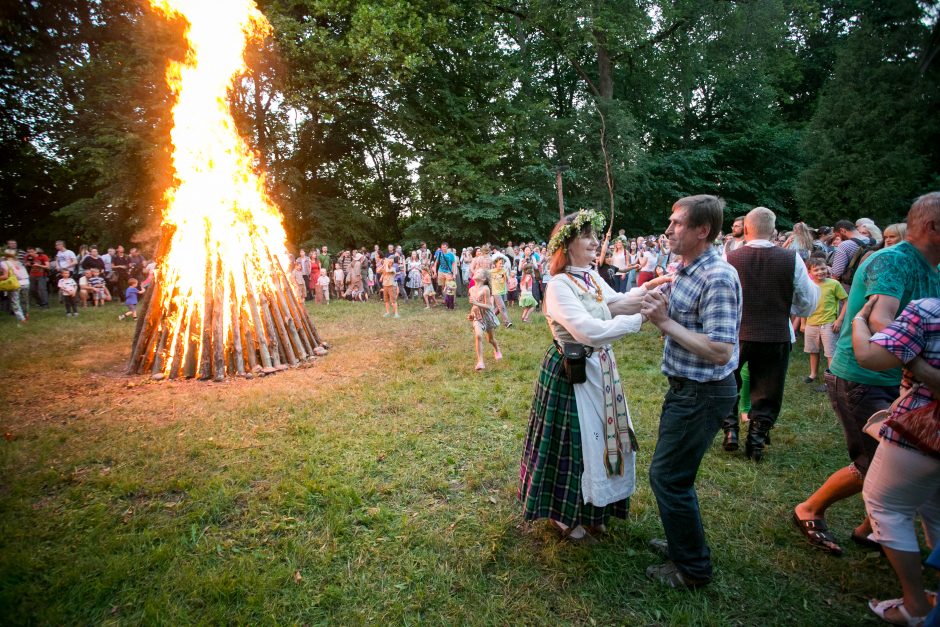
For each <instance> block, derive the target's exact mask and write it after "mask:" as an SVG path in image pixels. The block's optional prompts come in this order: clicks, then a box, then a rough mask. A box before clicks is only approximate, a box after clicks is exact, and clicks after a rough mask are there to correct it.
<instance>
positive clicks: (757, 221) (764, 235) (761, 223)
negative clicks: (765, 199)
mask: <svg viewBox="0 0 940 627" xmlns="http://www.w3.org/2000/svg"><path fill="white" fill-rule="evenodd" d="M744 223H745V224H746V225H747V226H748V227H749V229H750V230H752V231H754V235H756V236H758V237H760V238H761V239H770V238H771V237H773V235H774V229H775V228H776V225H777V216H776V215H774V212H773V211H771V210H770V209H768V208H767V207H754V208H753V209H751V210H750V211H748V212H747V216H745V217H744Z"/></svg>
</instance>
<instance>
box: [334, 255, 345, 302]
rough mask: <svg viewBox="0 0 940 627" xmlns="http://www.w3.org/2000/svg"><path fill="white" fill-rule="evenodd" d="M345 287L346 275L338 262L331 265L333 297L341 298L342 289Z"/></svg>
mask: <svg viewBox="0 0 940 627" xmlns="http://www.w3.org/2000/svg"><path fill="white" fill-rule="evenodd" d="M345 285H346V273H345V272H343V268H342V266H340V265H339V262H336V263H334V264H333V297H334V298H342V297H343V288H344V287H345Z"/></svg>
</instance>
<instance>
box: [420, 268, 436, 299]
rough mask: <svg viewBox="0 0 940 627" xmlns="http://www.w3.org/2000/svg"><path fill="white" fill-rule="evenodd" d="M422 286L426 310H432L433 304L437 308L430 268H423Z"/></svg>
mask: <svg viewBox="0 0 940 627" xmlns="http://www.w3.org/2000/svg"><path fill="white" fill-rule="evenodd" d="M421 285H422V286H423V287H424V308H425V309H430V308H431V303H432V302H433V303H434V306H435V307H437V295H436V294H435V293H434V285H433V284H432V283H431V271H430V270H429V269H428V267H427V266H426V265H425V266H422V267H421Z"/></svg>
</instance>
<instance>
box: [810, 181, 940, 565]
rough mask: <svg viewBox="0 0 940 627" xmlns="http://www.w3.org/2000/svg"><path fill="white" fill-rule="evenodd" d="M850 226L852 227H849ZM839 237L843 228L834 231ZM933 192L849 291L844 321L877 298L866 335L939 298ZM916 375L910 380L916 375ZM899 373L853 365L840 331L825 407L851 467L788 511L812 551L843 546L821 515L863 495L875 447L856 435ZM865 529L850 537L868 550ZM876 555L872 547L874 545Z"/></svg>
mask: <svg viewBox="0 0 940 627" xmlns="http://www.w3.org/2000/svg"><path fill="white" fill-rule="evenodd" d="M849 224H851V223H849ZM837 226H839V227H840V229H842V230H844V229H845V228H846V227H845V226H844V224H841V225H840V224H837ZM938 263H940V192H932V193H929V194H924V195H923V196H921V197H920V198H918V199H917V200H915V201H914V204H913V205H912V206H911V209H910V211H909V212H908V214H907V240H906V241H904V242H901V243H900V244H897V245H896V246H891V247H890V248H885V249H882V250H879V251H878V252H876V253H874V254H872V255H871V256H870V257H869V258H868V259H866V260H865V261H863V262H862V264H861V265H860V266H859V268H858V271H857V272H856V273H855V278H854V280H853V282H852V289H850V290H848V295H849V298H848V301H847V304H846V313H845V319H847V320H854V318H855V316H857V315H858V314H859V312H860V311H861V310H862V307H863V306H864V304H865V301H866V300H867V299H869V298H871V297H872V296H878V300H877V302H876V303H875V305H874V306H873V309H872V311H871V315H870V316H869V318H868V326H869V328H870V329H871V330H872V331H873V332H878V331H881V330H882V329H883V328H885V327H886V326H888V325H890V324H891V323H892V322H893V321H894V319H895V317H897V315H898V313H900V311H901V310H902V309H903V308H904V307H906V306H907V304H908V303H909V302H910V301H912V300H917V299H920V298H933V297H937V296H938V295H940V275H938V272H937V264H938ZM915 374H916V373H915ZM900 382H901V371H900V369H899V368H893V369H890V370H886V371H884V372H875V371H873V370H869V369H867V368H865V367H864V366H863V365H861V364H859V362H858V361H857V360H856V357H855V352H854V351H853V349H852V333H851V330H850V329H847V328H846V327H843V328H842V332H841V333H840V335H839V339H838V341H837V342H836V352H835V355H834V356H833V358H832V365H831V366H830V372H827V373H826V388H827V392H828V394H829V402H830V404H831V405H832V409H833V411H834V412H835V414H836V416H837V417H838V418H839V421H840V422H841V423H842V429H843V431H844V432H845V442H846V445H847V447H848V452H849V457H850V458H851V460H852V463H851V464H849V465H848V466H846V467H844V468H840V469H839V470H837V471H836V472H834V473H832V474H831V475H830V476H829V477H828V478H827V479H826V481H825V482H824V483H823V485H822V486H820V488H819V489H817V490H816V491H815V492H814V493H813V494H812V495H810V496H809V497H808V498H807V499H806V500H805V501H803V502H802V503H799V504H798V505H797V506H796V507H795V508H794V510H793V521H794V523H795V524H796V526H797V528H798V529H799V530H800V531H801V533H803V535H804V536H805V537H806V539H807V540H808V541H809V543H810V544H812V545H813V546H815V547H817V548H819V549H822V550H824V551H826V552H828V553H831V554H833V555H841V554H842V553H843V549H842V546H840V545H839V543H838V542H837V541H836V538H835V536H834V535H833V534H832V532H831V531H829V528H828V526H827V525H826V520H825V516H826V510H827V509H828V508H829V507H831V506H832V505H834V504H835V503H838V502H839V501H841V500H843V499H846V498H849V497H850V496H853V495H855V494H858V493H859V492H861V490H862V485H863V483H864V480H865V475H866V473H867V472H868V468H869V466H870V464H871V460H872V458H873V457H874V455H875V449H876V448H877V442H876V441H875V440H874V438H872V437H871V436H869V435H868V434H866V433H865V432H864V431H863V427H864V426H865V423H866V422H867V421H868V419H869V418H870V417H871V415H872V414H874V413H875V412H877V411H880V410H883V409H888V407H890V405H891V403H892V402H893V401H894V400H895V399H896V398H897V397H898V386H899V384H900ZM870 533H871V523H870V522H869V520H868V518H867V517H866V518H865V520H863V521H862V522H861V523H860V524H859V525H858V526H857V527H856V528H855V530H854V531H853V533H852V536H851V537H852V540H853V541H854V542H856V543H858V544H862V545H864V546H872V544H873V543H872V542H871V541H870V540H869V539H868V534H870ZM874 546H875V547H876V548H877V546H878V545H877V544H875V545H874Z"/></svg>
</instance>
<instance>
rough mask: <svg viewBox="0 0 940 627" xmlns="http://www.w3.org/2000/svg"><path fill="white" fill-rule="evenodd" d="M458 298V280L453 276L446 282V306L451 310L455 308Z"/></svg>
mask: <svg viewBox="0 0 940 627" xmlns="http://www.w3.org/2000/svg"><path fill="white" fill-rule="evenodd" d="M456 298H457V281H456V279H454V278H453V277H451V278H449V279H447V283H445V284H444V306H445V307H447V308H448V309H450V310H453V309H454V307H455V305H456Z"/></svg>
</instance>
